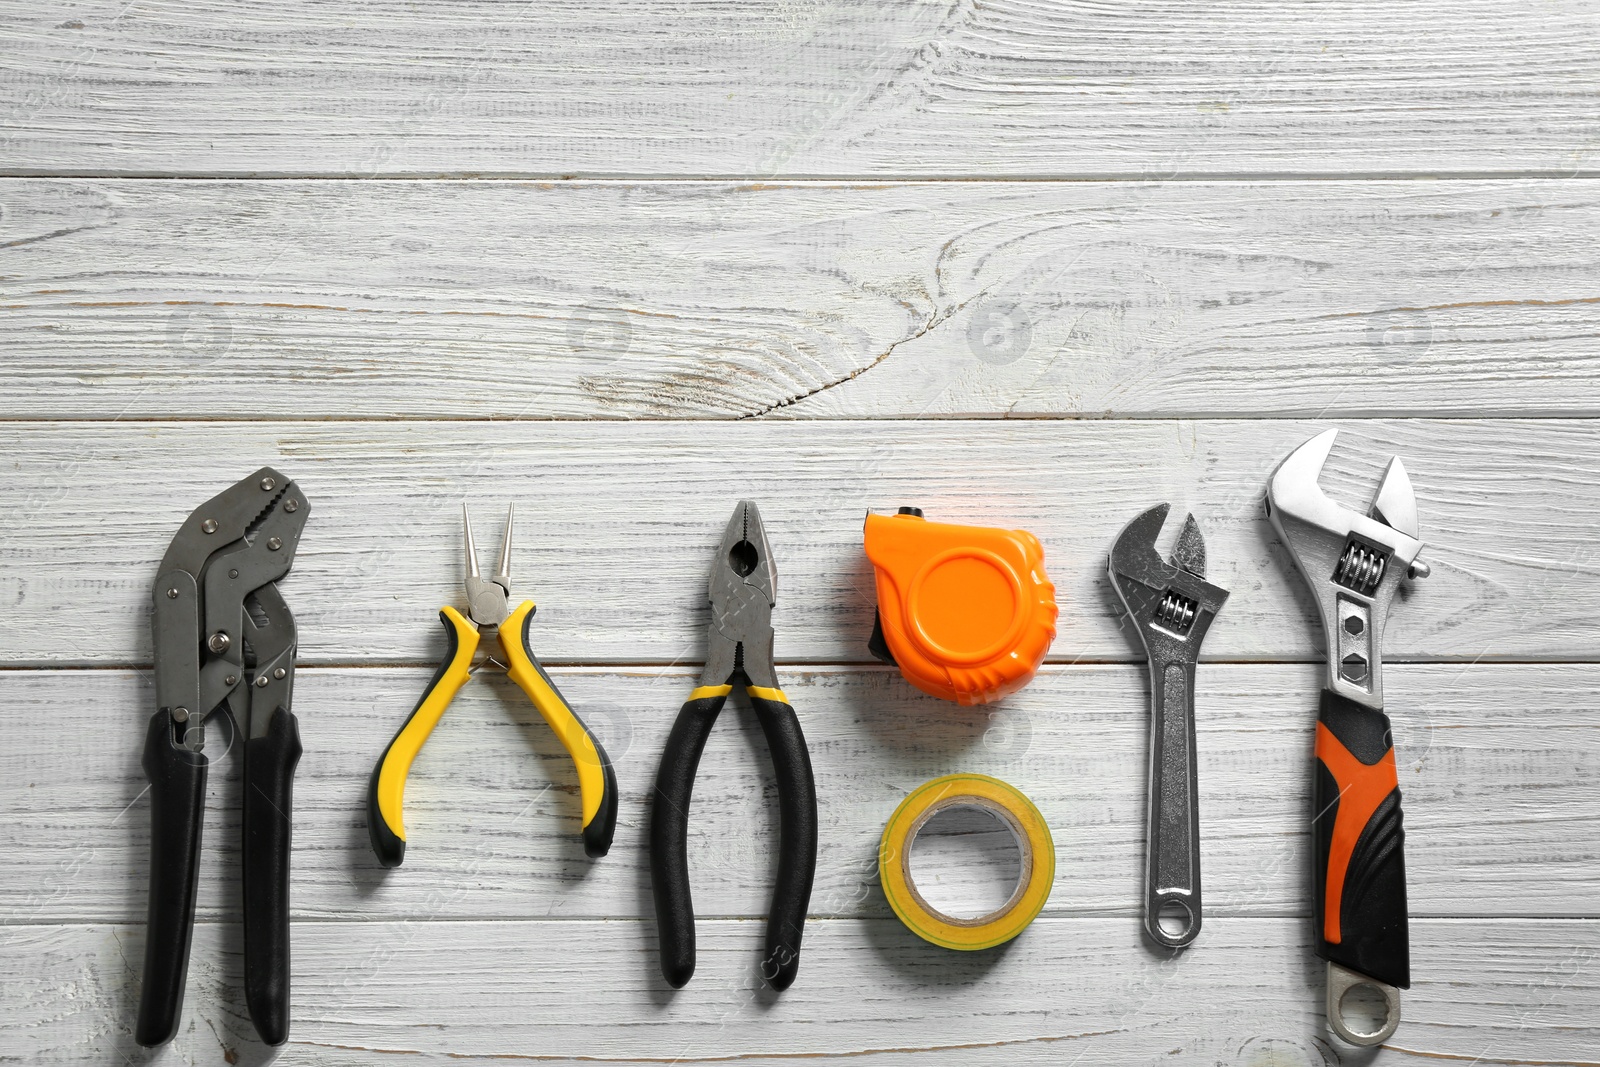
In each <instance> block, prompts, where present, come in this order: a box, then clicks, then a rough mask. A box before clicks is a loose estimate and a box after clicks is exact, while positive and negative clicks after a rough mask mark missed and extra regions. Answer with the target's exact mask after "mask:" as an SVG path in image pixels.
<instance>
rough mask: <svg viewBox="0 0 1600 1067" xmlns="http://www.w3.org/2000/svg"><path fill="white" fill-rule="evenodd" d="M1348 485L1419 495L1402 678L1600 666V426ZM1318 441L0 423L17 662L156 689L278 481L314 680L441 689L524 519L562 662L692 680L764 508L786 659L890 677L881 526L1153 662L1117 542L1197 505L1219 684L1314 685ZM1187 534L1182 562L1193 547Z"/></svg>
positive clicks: (1062, 632) (1104, 653) (1421, 433)
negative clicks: (230, 552) (1032, 543)
mask: <svg viewBox="0 0 1600 1067" xmlns="http://www.w3.org/2000/svg"><path fill="white" fill-rule="evenodd" d="M1342 425H1344V426H1345V427H1346V428H1347V433H1346V435H1345V437H1344V438H1343V439H1342V440H1341V443H1340V446H1339V449H1338V450H1337V452H1336V454H1335V456H1334V457H1333V459H1332V460H1331V461H1330V465H1329V469H1328V471H1327V473H1326V474H1325V476H1324V478H1323V484H1324V486H1325V487H1327V489H1328V491H1329V492H1330V493H1332V494H1333V495H1334V496H1335V497H1336V498H1340V499H1343V500H1345V501H1347V502H1348V503H1349V504H1350V505H1351V506H1354V507H1358V508H1362V507H1364V506H1365V503H1366V501H1367V500H1369V499H1370V495H1371V493H1372V492H1373V490H1374V488H1375V486H1376V482H1377V479H1378V477H1379V475H1380V473H1381V471H1382V469H1383V463H1384V461H1385V460H1386V459H1387V457H1388V456H1389V455H1390V454H1399V455H1401V456H1403V457H1404V458H1405V461H1406V464H1407V467H1408V469H1409V470H1410V471H1411V475H1412V479H1413V481H1414V482H1415V483H1416V486H1417V494H1418V500H1419V511H1420V514H1421V521H1422V529H1423V536H1424V538H1425V539H1426V540H1427V542H1428V544H1429V548H1428V550H1427V553H1426V558H1427V559H1428V560H1429V561H1430V562H1431V564H1432V566H1433V577H1431V578H1429V579H1428V580H1427V582H1425V583H1421V582H1419V583H1416V584H1415V587H1414V588H1412V589H1411V590H1410V591H1409V592H1407V593H1406V594H1405V595H1404V597H1402V598H1401V599H1399V600H1398V601H1397V602H1396V604H1395V607H1394V610H1393V613H1392V623H1391V625H1390V627H1389V632H1388V634H1387V637H1386V644H1385V647H1386V654H1387V656H1388V657H1389V658H1390V659H1391V660H1396V659H1416V658H1430V659H1431V658H1443V659H1452V660H1461V661H1475V660H1479V659H1485V658H1487V659H1519V658H1520V659H1527V658H1535V659H1588V658H1590V657H1592V656H1593V653H1594V649H1595V647H1596V640H1597V637H1600V589H1597V587H1596V573H1597V570H1600V559H1597V556H1596V553H1597V549H1596V547H1595V544H1594V530H1595V529H1596V527H1597V525H1600V498H1597V496H1596V494H1595V493H1594V491H1593V486H1594V485H1595V483H1596V481H1597V480H1600V455H1597V453H1596V450H1595V448H1594V442H1595V435H1596V430H1597V425H1596V424H1595V423H1593V422H1590V421H1582V420H1579V421H1563V420H1529V421H1489V422H1444V421H1397V422H1390V421H1372V422H1346V423H1343V424H1342ZM1322 426H1323V424H1321V423H1300V422H1294V421H1289V420H1251V421H1239V422H1229V421H1206V422H1153V421H1131V422H1091V421H1080V422H1044V421H1026V422H970V421H969V422H946V421H938V420H923V421H920V422H887V423H885V422H813V423H805V424H785V423H748V422H747V423H698V424H697V423H561V422H544V423H533V422H523V423H476V422H471V423H444V424H432V423H413V424H399V425H396V424H387V423H382V422H371V423H365V422H358V423H264V422H263V423H248V424H229V423H201V424H156V423H143V424H132V425H122V424H114V423H73V424H49V423H45V424H26V423H11V424H0V455H3V456H4V457H5V460H4V462H5V464H6V468H5V481H6V487H7V494H8V500H9V501H10V506H8V507H6V508H3V509H0V554H3V556H0V558H3V560H4V563H5V569H4V572H3V573H0V603H3V604H5V605H6V610H7V612H8V623H9V625H7V626H6V627H5V628H4V629H3V630H0V664H9V665H13V666H21V665H33V666H65V665H133V664H138V663H145V662H148V661H149V659H150V655H151V653H150V648H149V644H148V640H149V639H148V622H147V620H148V618H149V610H150V609H149V596H150V589H151V582H152V581H153V580H154V575H155V573H156V568H157V564H158V563H159V561H160V559H161V556H162V554H163V553H164V552H165V551H166V547H167V545H168V543H169V542H170V541H171V539H172V535H173V533H174V531H176V529H177V528H178V525H179V524H180V523H181V522H182V521H183V519H185V518H186V517H187V516H188V514H189V512H190V511H191V510H192V509H193V508H196V507H198V506H199V505H200V504H201V503H203V502H204V501H205V500H207V499H209V498H210V497H211V496H212V495H214V494H215V493H217V492H219V491H220V490H221V489H222V488H224V487H225V486H227V485H229V484H231V483H232V482H233V481H234V480H235V479H237V478H239V477H241V476H243V475H246V474H248V473H249V472H250V471H251V470H253V469H255V468H256V467H258V466H260V465H262V464H265V463H271V464H273V465H275V466H277V467H279V468H280V469H282V470H283V471H285V472H286V473H288V474H289V475H290V476H292V477H294V478H297V479H298V480H299V482H300V484H301V486H302V488H303V490H304V492H305V493H306V495H307V498H308V499H309V500H310V501H311V507H312V511H311V518H310V521H309V523H308V525H307V529H306V534H305V538H304V540H303V541H302V543H301V547H300V550H299V553H298V557H297V560H296V563H295V569H294V571H293V572H292V573H291V574H290V575H289V577H288V578H286V579H285V580H284V582H283V583H282V590H283V592H284V595H285V596H286V598H287V599H288V601H289V604H290V606H291V607H292V608H293V610H294V613H295V617H296V619H297V620H298V623H299V629H300V633H301V643H300V654H301V657H302V659H303V661H304V662H307V663H334V664H349V663H387V664H420V663H427V664H433V663H436V662H437V660H438V657H439V654H440V649H441V648H442V638H441V635H440V631H439V629H438V625H437V622H436V621H435V615H436V612H437V610H438V608H439V606H440V605H441V604H446V603H456V602H457V601H458V599H459V598H460V597H461V595H462V591H461V581H462V574H463V563H462V554H461V553H462V547H461V532H460V531H461V522H460V508H461V503H462V501H463V500H469V501H471V502H473V503H474V504H477V505H478V507H479V509H480V511H479V514H480V517H483V516H487V515H489V514H491V513H493V512H495V510H496V509H497V508H498V507H499V506H501V505H502V504H503V503H504V502H507V501H512V502H515V504H516V506H517V514H518V516H519V531H518V541H517V544H518V548H517V552H516V558H515V560H514V563H513V573H514V575H515V576H516V581H515V586H516V588H515V589H514V590H513V592H514V593H516V594H518V595H521V596H527V597H531V598H532V599H534V600H536V601H538V602H539V603H540V604H541V610H540V613H539V616H538V618H537V620H536V621H535V623H534V630H533V641H534V645H535V648H536V650H537V651H538V652H539V653H540V654H541V655H542V656H546V657H548V658H549V659H550V660H552V661H554V662H557V663H561V662H567V663H573V662H576V663H622V664H639V663H674V662H685V661H687V662H695V661H697V660H699V659H701V658H703V656H704V640H705V625H706V621H707V615H706V607H705V605H706V592H705V590H706V585H705V582H706V574H707V569H708V568H709V567H710V565H711V557H712V555H713V549H714V547H715V545H716V542H717V538H718V537H719V536H720V533H721V530H722V527H723V524H724V523H725V522H726V521H727V515H728V513H729V512H730V511H731V509H732V507H733V505H734V503H735V502H736V501H737V500H739V499H741V498H745V497H749V498H752V499H755V500H758V501H759V502H760V503H761V505H762V509H763V514H764V516H765V517H766V521H767V526H768V528H769V532H770V536H771V539H772V546H773V553H774V557H775V561H776V565H777V568H778V574H779V587H778V606H777V609H776V615H775V626H776V630H777V645H776V651H777V656H778V657H779V659H780V660H782V661H785V662H824V663H838V662H854V663H861V662H868V661H870V657H869V656H868V654H867V651H866V641H867V638H868V636H869V635H870V633H871V629H872V612H873V608H874V599H875V595H874V591H873V583H872V577H871V570H870V567H869V566H868V564H867V563H866V559H865V556H864V554H863V552H862V550H861V520H862V516H863V514H865V512H866V511H867V509H868V508H878V509H892V508H893V507H895V506H897V505H901V504H918V505H920V506H922V507H924V508H925V509H927V514H928V515H929V516H930V517H932V518H938V519H942V520H945V521H950V522H974V523H983V524H988V525H1003V526H1015V527H1018V528H1021V529H1026V530H1030V531H1032V532H1034V533H1035V534H1036V535H1038V537H1039V538H1040V539H1041V540H1042V541H1043V543H1044V546H1045V552H1046V557H1045V560H1046V567H1047V569H1048V571H1049V573H1050V575H1051V577H1052V579H1053V580H1054V582H1055V583H1056V586H1057V593H1058V600H1059V601H1060V603H1061V605H1062V607H1063V610H1062V613H1061V618H1060V621H1059V634H1058V636H1057V638H1056V642H1055V645H1054V646H1053V648H1052V651H1051V656H1052V658H1053V659H1054V660H1055V661H1057V662H1062V661H1067V662H1073V661H1081V660H1084V659H1091V660H1099V659H1115V660H1131V659H1136V658H1139V657H1141V656H1142V653H1140V652H1137V651H1136V649H1135V647H1134V644H1133V643H1132V642H1131V638H1130V637H1129V635H1127V634H1125V633H1123V631H1122V629H1121V621H1122V620H1121V615H1120V612H1119V611H1118V610H1117V609H1116V608H1115V607H1114V606H1113V600H1114V597H1112V595H1111V594H1110V593H1109V591H1108V589H1107V585H1106V582H1105V579H1104V567H1105V559H1106V553H1107V552H1108V551H1109V550H1110V545H1111V543H1112V541H1113V539H1114V538H1115V537H1116V535H1117V533H1118V532H1119V531H1120V530H1121V529H1122V527H1123V526H1124V525H1125V524H1126V523H1127V522H1128V521H1129V520H1130V519H1131V518H1132V517H1133V516H1134V515H1135V514H1137V513H1138V512H1139V511H1141V510H1143V509H1144V508H1145V507H1148V506H1149V505H1150V504H1152V503H1156V502H1159V501H1162V500H1167V501H1170V502H1171V503H1172V505H1173V507H1174V509H1175V510H1176V512H1177V514H1179V515H1181V514H1182V513H1183V509H1185V508H1191V509H1193V511H1194V513H1195V514H1196V516H1197V518H1198V520H1199V522H1200V524H1201V528H1202V530H1203V531H1204V532H1205V536H1206V539H1207V543H1208V546H1209V554H1210V576H1211V577H1212V579H1213V580H1215V581H1216V582H1218V584H1220V585H1222V586H1223V587H1224V588H1227V589H1230V590H1231V591H1232V593H1233V598H1232V599H1231V600H1230V601H1229V603H1228V606H1227V609H1226V611H1225V612H1223V614H1222V615H1221V617H1220V618H1219V620H1218V622H1217V624H1216V626H1215V627H1214V628H1213V630H1212V631H1211V634H1210V636H1209V637H1208V638H1207V641H1206V644H1205V646H1204V652H1205V654H1206V655H1207V656H1208V657H1209V658H1210V659H1212V660H1230V659H1232V660H1237V659H1251V660H1254V659H1307V658H1309V657H1312V656H1314V655H1316V654H1317V651H1316V649H1317V648H1318V643H1319V642H1320V641H1321V637H1320V635H1319V634H1317V632H1316V630H1315V625H1316V624H1315V621H1314V616H1313V614H1312V607H1311V604H1310V601H1309V597H1308V595H1307V594H1306V593H1305V591H1304V589H1303V587H1302V585H1303V583H1301V582H1300V581H1299V580H1298V579H1297V578H1295V577H1294V576H1292V574H1291V573H1290V570H1289V566H1290V564H1289V561H1288V559H1287V557H1286V556H1285V555H1284V551H1283V549H1282V547H1281V546H1280V545H1278V544H1277V542H1276V540H1275V537H1274V535H1273V534H1272V533H1271V530H1270V526H1269V524H1268V523H1267V521H1266V520H1265V518H1263V517H1262V513H1261V494H1262V492H1263V487H1264V485H1265V483H1266V479H1267V477H1268V475H1269V474H1270V473H1271V471H1272V470H1273V468H1274V467H1275V466H1276V465H1277V463H1278V462H1279V460H1280V459H1281V458H1282V457H1283V456H1285V455H1287V454H1288V452H1289V451H1290V450H1292V449H1293V448H1294V447H1296V446H1297V445H1299V444H1300V443H1301V442H1303V441H1305V440H1306V439H1307V438H1309V437H1310V436H1311V435H1312V434H1313V433H1314V432H1315V431H1317V430H1320V429H1321V428H1322ZM1175 534H1176V527H1175V526H1174V527H1173V530H1172V531H1170V532H1169V534H1168V536H1169V537H1171V536H1175Z"/></svg>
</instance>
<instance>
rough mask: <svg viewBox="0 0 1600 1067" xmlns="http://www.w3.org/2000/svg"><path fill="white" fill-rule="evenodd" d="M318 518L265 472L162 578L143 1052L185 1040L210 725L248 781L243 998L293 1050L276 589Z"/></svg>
mask: <svg viewBox="0 0 1600 1067" xmlns="http://www.w3.org/2000/svg"><path fill="white" fill-rule="evenodd" d="M310 510H311V509H310V505H308V504H307V503H306V499H305V496H304V495H303V494H301V492H300V489H299V487H298V486H296V485H295V484H294V483H293V482H291V481H290V480H289V479H288V478H285V477H284V476H283V475H282V474H280V473H278V472H277V471H275V470H273V469H272V468H271V467H263V468H261V469H260V470H258V471H256V472H255V473H254V474H252V475H250V477H248V478H245V479H242V480H241V481H239V482H236V483H235V484H234V485H233V486H231V487H230V488H228V489H227V490H225V491H224V492H222V493H220V494H218V495H217V496H215V497H213V498H212V499H210V500H208V501H207V502H206V503H204V504H202V505H201V506H200V507H199V508H197V509H195V511H194V513H193V514H192V515H190V516H189V518H188V521H186V522H185V523H184V524H183V526H182V527H181V528H180V529H179V530H178V533H177V535H176V536H175V537H174V538H173V539H172V544H171V546H170V547H169V548H168V549H167V554H166V556H165V557H164V558H163V559H162V561H161V570H160V573H159V575H158V577H157V578H156V584H155V590H154V601H153V603H154V610H153V612H152V627H153V631H154V633H153V637H154V645H155V687H156V705H157V708H156V713H155V714H154V715H153V716H151V718H150V725H149V729H148V731H147V733H146V735H145V746H144V772H145V776H146V777H147V778H148V779H149V780H150V821H151V834H150V910H149V927H148V932H147V937H146V947H145V958H144V985H143V988H142V989H141V991H140V994H139V1018H138V1023H137V1026H136V1029H135V1031H134V1039H135V1040H137V1041H138V1042H139V1044H141V1045H146V1046H155V1045H164V1044H166V1043H167V1042H168V1041H171V1040H172V1038H173V1036H174V1035H175V1034H176V1033H177V1031H178V1021H179V1016H180V1014H181V1013H182V1009H183V991H184V985H185V982H186V979H187V976H188V971H189V946H190V938H191V935H192V934H193V932H194V908H195V894H196V890H197V888H198V882H199V865H200V831H201V826H202V823H203V815H204V811H205V798H206V777H207V770H208V768H209V766H210V759H209V758H208V757H207V755H206V753H205V751H204V750H205V744H206V732H205V721H206V719H207V717H208V716H210V715H211V714H212V713H213V712H219V711H220V712H222V713H223V714H224V715H226V716H228V717H229V718H230V719H231V721H232V725H233V734H232V736H233V739H234V740H235V741H236V742H237V744H238V748H239V753H240V760H241V763H242V764H243V773H244V790H243V793H244V801H243V803H244V812H243V816H242V819H241V823H242V826H243V830H244V841H243V849H242V852H241V860H240V868H241V870H240V875H241V881H242V882H243V896H244V992H245V1002H246V1005H247V1006H248V1008H249V1011H250V1018H251V1021H252V1022H254V1023H255V1027H256V1032H257V1033H258V1034H260V1035H261V1040H262V1041H264V1042H266V1043H267V1044H268V1045H279V1044H282V1043H283V1042H284V1041H285V1040H286V1039H287V1038H288V1036H289V834H290V825H289V812H290V810H291V800H292V796H291V794H292V787H293V783H294V771H295V766H296V765H297V764H298V763H299V761H300V728H299V723H298V721H297V720H296V719H295V717H294V715H293V713H291V712H290V710H289V702H290V695H291V692H292V690H293V687H294V658H295V649H296V645H297V640H298V638H297V634H296V631H295V624H294V616H293V615H291V614H290V613H289V608H288V605H286V604H285V603H284V602H283V597H282V596H281V595H280V594H279V593H278V588H277V586H276V585H274V584H273V583H274V582H276V581H277V580H278V579H279V578H282V577H283V576H284V575H285V574H287V573H288V571H289V566H290V564H291V563H292V562H293V560H294V552H295V547H296V546H297V545H298V544H299V542H300V532H301V530H302V529H304V527H305V521H306V516H307V515H308V514H309V513H310Z"/></svg>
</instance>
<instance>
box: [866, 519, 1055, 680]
mask: <svg viewBox="0 0 1600 1067" xmlns="http://www.w3.org/2000/svg"><path fill="white" fill-rule="evenodd" d="M866 549H867V558H868V559H870V560H871V561H872V566H873V569H874V570H875V571H876V573H877V587H878V621H877V626H876V627H875V628H874V630H873V633H872V640H871V641H870V642H869V643H868V647H869V648H870V649H871V650H872V652H873V654H874V655H876V656H877V657H878V658H879V659H881V660H884V661H885V662H888V663H893V664H895V665H896V666H898V667H899V668H900V673H901V674H902V675H904V676H905V679H906V681H908V682H910V683H911V684H912V685H914V686H916V687H917V688H918V689H921V690H922V691H923V692H925V693H931V694H933V695H934V696H937V697H943V698H944V699H946V700H953V701H955V702H956V703H958V704H966V705H971V704H987V703H989V702H991V701H995V700H999V699H1000V698H1001V697H1003V696H1005V695H1007V694H1008V693H1014V692H1016V691H1017V690H1018V689H1021V688H1022V687H1023V686H1025V685H1027V684H1028V682H1029V680H1030V679H1032V678H1033V676H1034V673H1035V672H1036V671H1037V670H1038V669H1039V664H1040V663H1042V662H1044V657H1045V653H1046V652H1048V651H1049V650H1050V642H1051V641H1053V640H1055V636H1056V613H1057V609H1056V587H1055V586H1054V585H1051V584H1050V579H1049V578H1048V577H1046V576H1045V573H1044V548H1043V546H1042V545H1040V544H1039V539H1038V538H1037V537H1034V536H1033V535H1032V534H1031V533H1028V532H1027V531H1025V530H999V529H994V528H992V527H988V526H958V525H954V524H951V523H940V522H929V521H927V520H926V519H924V518H923V517H922V512H921V511H920V510H918V509H917V508H901V509H900V512H899V514H897V515H871V514H869V515H868V516H867V523H866Z"/></svg>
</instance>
